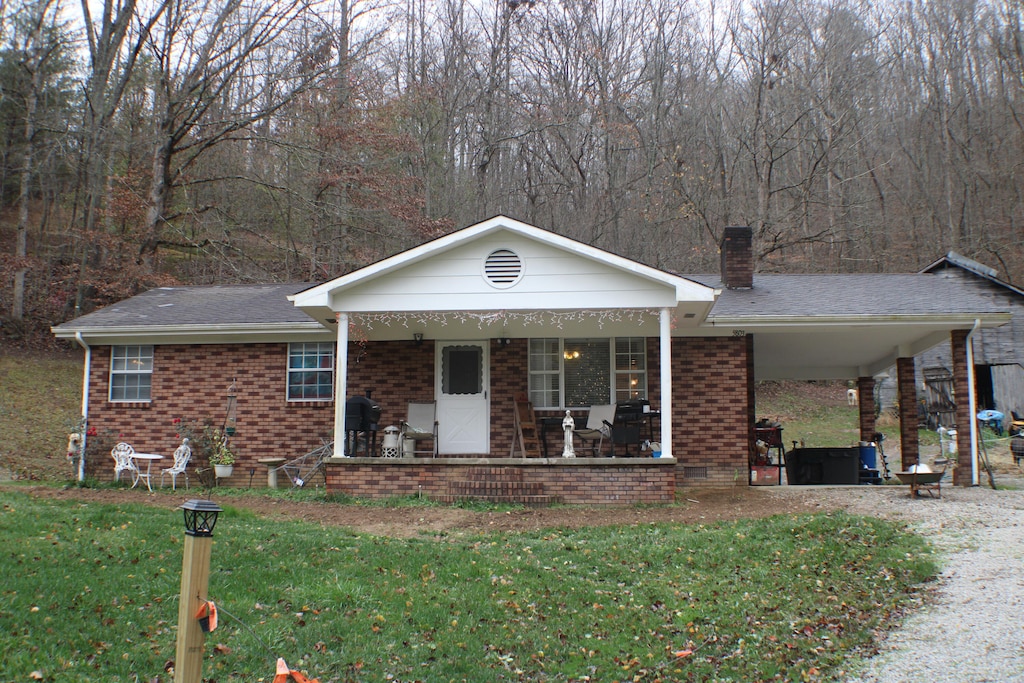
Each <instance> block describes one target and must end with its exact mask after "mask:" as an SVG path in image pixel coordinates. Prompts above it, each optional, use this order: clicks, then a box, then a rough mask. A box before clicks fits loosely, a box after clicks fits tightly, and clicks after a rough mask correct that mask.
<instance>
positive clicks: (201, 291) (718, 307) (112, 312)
mask: <svg viewBox="0 0 1024 683" xmlns="http://www.w3.org/2000/svg"><path fill="white" fill-rule="evenodd" d="M683 277H687V278H689V279H691V280H694V281H696V282H699V283H701V284H704V285H707V286H709V287H719V288H722V294H721V296H720V297H719V299H718V301H717V302H716V303H715V306H714V308H713V309H712V310H711V316H710V317H711V318H715V317H722V318H739V317H760V316H770V317H776V316H778V317H808V318H813V317H816V316H828V317H846V316H887V315H944V314H947V315H948V314H958V313H978V314H984V313H998V312H1002V311H1004V310H1005V307H1001V306H1000V304H999V302H998V301H995V300H993V299H990V298H987V297H985V296H983V295H981V294H979V293H978V292H977V291H976V290H974V289H972V288H969V287H964V286H963V285H962V284H961V283H958V282H957V281H955V280H952V279H947V278H944V277H942V276H941V275H932V274H921V273H912V274H844V275H780V274H755V275H754V287H753V289H745V290H744V289H726V288H725V287H724V286H723V285H722V279H721V276H719V275H717V274H714V275H684V276H683ZM308 287H310V285H309V284H308V283H289V284H265V285H208V286H190V287H160V288H158V289H153V290H150V291H148V292H144V293H142V294H139V295H137V296H134V297H132V298H130V299H125V300H124V301H121V302H118V303H116V304H112V305H110V306H107V307H105V308H102V309H100V310H98V311H94V312H92V313H89V314H87V315H84V316H82V317H80V318H76V319H75V320H72V321H69V322H66V323H63V324H62V325H59V326H57V327H56V328H55V329H56V330H61V331H67V330H76V329H102V328H146V327H161V326H181V325H188V326H209V325H256V326H258V325H266V324H296V323H309V322H311V319H310V317H309V316H308V315H306V314H305V313H304V312H303V311H302V310H301V309H299V308H296V307H295V306H294V305H293V304H292V302H290V301H288V298H287V297H288V296H289V295H291V294H295V293H297V292H301V291H302V290H304V289H307V288H308Z"/></svg>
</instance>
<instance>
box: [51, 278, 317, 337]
mask: <svg viewBox="0 0 1024 683" xmlns="http://www.w3.org/2000/svg"><path fill="white" fill-rule="evenodd" d="M308 287H309V284H308V283H289V284H269V285H208V286H192V287H159V288H157V289H151V290H149V291H148V292H143V293H142V294H139V295H137V296H133V297H131V298H130V299H125V300H124V301H119V302H118V303H116V304H111V305H110V306H106V307H104V308H101V309H99V310H97V311H93V312H92V313H88V314H86V315H83V316H82V317H80V318H76V319H75V320H72V321H69V322H66V323H63V324H61V325H58V326H57V328H56V329H79V328H106V327H110V328H118V327H150V326H153V327H159V326H177V325H245V324H251V325H266V324H274V323H309V322H312V321H311V319H310V317H309V316H308V315H306V314H305V313H304V312H303V311H302V310H300V309H298V308H296V307H295V306H294V305H293V304H292V302H291V301H288V296H289V295H290V294H295V293H296V292H301V291H302V290H304V289H307V288H308Z"/></svg>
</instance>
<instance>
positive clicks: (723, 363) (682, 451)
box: [672, 336, 753, 486]
mask: <svg viewBox="0 0 1024 683" xmlns="http://www.w3.org/2000/svg"><path fill="white" fill-rule="evenodd" d="M752 344H753V340H752V338H751V337H749V336H747V337H713V338H679V339H673V340H672V352H673V358H672V405H673V408H674V409H675V414H676V416H675V418H674V419H673V421H672V441H673V455H674V456H675V457H676V459H677V460H678V461H679V465H678V469H679V471H678V472H677V480H678V482H679V483H680V484H681V485H714V486H721V485H732V484H734V483H735V482H736V481H742V482H746V481H747V467H748V464H747V463H748V454H749V453H750V448H751V439H752V438H753V437H752V432H751V427H752V425H753V368H752V363H753V346H752Z"/></svg>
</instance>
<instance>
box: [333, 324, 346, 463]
mask: <svg viewBox="0 0 1024 683" xmlns="http://www.w3.org/2000/svg"><path fill="white" fill-rule="evenodd" d="M334 317H335V320H337V321H338V350H337V352H336V353H335V354H334V355H335V370H334V457H335V458H344V457H346V456H345V397H346V396H348V313H335V314H334Z"/></svg>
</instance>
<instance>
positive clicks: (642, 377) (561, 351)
mask: <svg viewBox="0 0 1024 683" xmlns="http://www.w3.org/2000/svg"><path fill="white" fill-rule="evenodd" d="M646 349H647V345H646V340H645V339H644V338H643V337H616V338H612V339H607V338H580V339H571V338H570V339H557V338H544V339H531V340H530V359H529V374H530V379H529V385H530V401H531V402H532V403H533V405H534V406H535V407H537V408H586V407H589V406H592V405H601V404H605V403H616V402H621V401H626V400H629V399H637V398H646V397H647V351H646Z"/></svg>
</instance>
